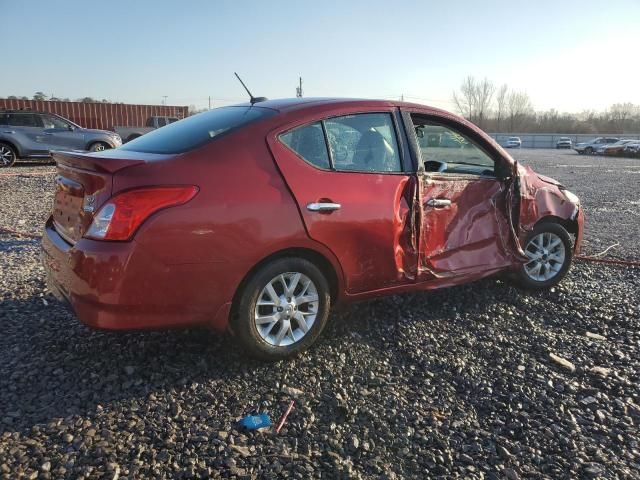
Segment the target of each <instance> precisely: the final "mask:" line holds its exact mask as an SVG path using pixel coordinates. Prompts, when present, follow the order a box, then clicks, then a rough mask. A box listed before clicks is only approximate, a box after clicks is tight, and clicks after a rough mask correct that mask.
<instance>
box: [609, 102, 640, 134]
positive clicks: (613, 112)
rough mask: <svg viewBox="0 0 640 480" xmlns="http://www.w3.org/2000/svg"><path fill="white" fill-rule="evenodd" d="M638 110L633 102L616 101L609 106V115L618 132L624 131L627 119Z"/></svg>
mask: <svg viewBox="0 0 640 480" xmlns="http://www.w3.org/2000/svg"><path fill="white" fill-rule="evenodd" d="M638 111H639V107H637V106H636V105H634V104H633V103H628V102H627V103H616V104H614V105H611V108H609V115H610V116H611V121H612V122H613V124H614V125H615V127H616V129H617V130H618V131H619V133H624V131H625V128H624V127H625V124H626V123H627V120H628V119H630V118H631V117H633V116H634V115H635V114H637V113H638Z"/></svg>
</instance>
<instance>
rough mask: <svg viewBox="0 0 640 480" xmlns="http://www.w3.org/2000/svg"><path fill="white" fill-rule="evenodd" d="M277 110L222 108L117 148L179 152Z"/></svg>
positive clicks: (168, 126) (156, 131)
mask: <svg viewBox="0 0 640 480" xmlns="http://www.w3.org/2000/svg"><path fill="white" fill-rule="evenodd" d="M276 113H277V112H276V111H274V110H271V109H267V108H260V107H254V106H242V107H222V108H215V109H213V110H209V111H208V112H203V113H199V114H198V115H194V116H192V117H188V118H185V119H184V120H180V121H179V122H175V123H171V124H169V125H167V126H166V127H162V128H159V129H157V130H153V131H151V132H149V133H147V134H146V135H143V136H141V137H138V138H136V139H135V140H132V141H130V142H128V143H126V144H124V145H123V146H121V147H120V150H131V151H133V152H145V153H182V152H186V151H187V150H191V149H193V148H196V147H199V146H201V145H204V144H205V143H207V142H209V141H211V140H212V139H214V138H217V137H219V136H220V135H223V134H225V133H227V132H229V131H231V130H234V129H236V128H238V127H241V126H243V125H246V124H247V123H250V122H253V121H255V120H259V119H261V118H266V117H270V116H272V115H275V114H276Z"/></svg>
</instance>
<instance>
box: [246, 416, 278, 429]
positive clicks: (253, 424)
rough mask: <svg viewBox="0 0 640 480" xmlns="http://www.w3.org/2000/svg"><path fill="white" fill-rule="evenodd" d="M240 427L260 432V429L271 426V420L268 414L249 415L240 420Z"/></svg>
mask: <svg viewBox="0 0 640 480" xmlns="http://www.w3.org/2000/svg"><path fill="white" fill-rule="evenodd" d="M240 426H241V427H243V428H246V429H247V430H258V429H259V428H266V427H270V426H271V419H270V418H269V415H267V414H266V413H260V414H258V415H247V416H246V417H244V418H243V419H242V420H240Z"/></svg>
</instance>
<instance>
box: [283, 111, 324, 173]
mask: <svg viewBox="0 0 640 480" xmlns="http://www.w3.org/2000/svg"><path fill="white" fill-rule="evenodd" d="M280 140H281V141H282V143H284V144H285V145H286V146H287V147H289V148H290V149H291V150H293V151H294V152H295V153H297V154H298V155H299V156H300V157H302V158H303V159H304V160H306V161H307V162H309V163H311V164H312V165H315V166H316V167H319V168H325V169H329V168H331V166H330V164H329V154H328V153H327V144H326V143H325V141H324V133H323V132H322V124H321V123H320V122H316V123H312V124H309V125H304V126H302V127H298V128H294V129H293V130H290V131H289V132H287V133H285V134H283V135H280Z"/></svg>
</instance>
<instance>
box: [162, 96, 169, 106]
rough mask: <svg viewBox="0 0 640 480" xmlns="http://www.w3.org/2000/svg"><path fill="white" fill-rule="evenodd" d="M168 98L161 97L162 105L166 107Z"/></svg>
mask: <svg viewBox="0 0 640 480" xmlns="http://www.w3.org/2000/svg"><path fill="white" fill-rule="evenodd" d="M168 96H169V95H163V96H162V105H166V104H167V97H168Z"/></svg>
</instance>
